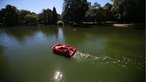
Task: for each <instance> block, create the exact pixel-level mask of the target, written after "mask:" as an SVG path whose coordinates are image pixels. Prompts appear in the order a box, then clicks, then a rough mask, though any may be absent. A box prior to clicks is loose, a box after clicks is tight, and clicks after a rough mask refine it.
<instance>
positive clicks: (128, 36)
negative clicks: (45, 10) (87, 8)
mask: <svg viewBox="0 0 146 82" xmlns="http://www.w3.org/2000/svg"><path fill="white" fill-rule="evenodd" d="M144 37H145V36H144V31H143V30H140V29H132V28H116V27H102V26H93V27H85V28H83V27H69V26H65V27H55V26H37V27H13V28H5V29H0V81H1V82H144V78H145V77H144V75H145V71H144V70H145V69H144V67H145V66H144V65H145V42H144ZM56 43H65V44H68V45H72V46H74V47H76V48H77V50H78V51H77V52H76V53H75V54H74V56H73V57H71V58H66V57H63V56H60V55H56V54H54V53H52V50H51V47H52V46H53V45H55V44H56Z"/></svg>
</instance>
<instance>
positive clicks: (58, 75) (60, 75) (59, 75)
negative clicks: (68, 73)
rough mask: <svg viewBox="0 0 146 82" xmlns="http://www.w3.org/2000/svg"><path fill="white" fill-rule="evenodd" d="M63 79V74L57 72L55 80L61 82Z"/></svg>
mask: <svg viewBox="0 0 146 82" xmlns="http://www.w3.org/2000/svg"><path fill="white" fill-rule="evenodd" d="M62 77H63V74H62V73H61V72H60V71H56V72H55V73H54V77H53V79H54V80H55V82H59V81H60V80H61V79H62Z"/></svg>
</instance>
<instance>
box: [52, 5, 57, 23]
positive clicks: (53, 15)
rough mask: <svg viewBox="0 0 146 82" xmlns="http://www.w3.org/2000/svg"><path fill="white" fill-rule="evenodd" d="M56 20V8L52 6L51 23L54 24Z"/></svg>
mask: <svg viewBox="0 0 146 82" xmlns="http://www.w3.org/2000/svg"><path fill="white" fill-rule="evenodd" d="M57 21H58V15H57V12H56V8H55V7H53V13H52V24H56V23H57Z"/></svg>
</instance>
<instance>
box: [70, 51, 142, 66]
mask: <svg viewBox="0 0 146 82" xmlns="http://www.w3.org/2000/svg"><path fill="white" fill-rule="evenodd" d="M73 58H74V59H75V60H77V61H78V62H85V61H89V62H91V63H92V64H95V63H96V64H97V63H98V64H100V63H102V64H115V65H120V66H121V67H123V68H127V67H128V65H135V66H136V67H137V68H144V63H145V62H144V61H143V62H140V61H137V60H136V59H134V58H132V57H131V58H129V57H125V56H121V57H119V56H118V57H109V56H106V55H98V56H95V55H92V54H88V53H82V52H79V51H77V52H76V53H75V54H74V56H73Z"/></svg>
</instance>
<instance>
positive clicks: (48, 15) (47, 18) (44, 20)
mask: <svg viewBox="0 0 146 82" xmlns="http://www.w3.org/2000/svg"><path fill="white" fill-rule="evenodd" d="M39 22H40V23H41V24H51V23H52V10H51V9H49V8H48V9H43V11H42V12H41V13H40V14H39Z"/></svg>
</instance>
